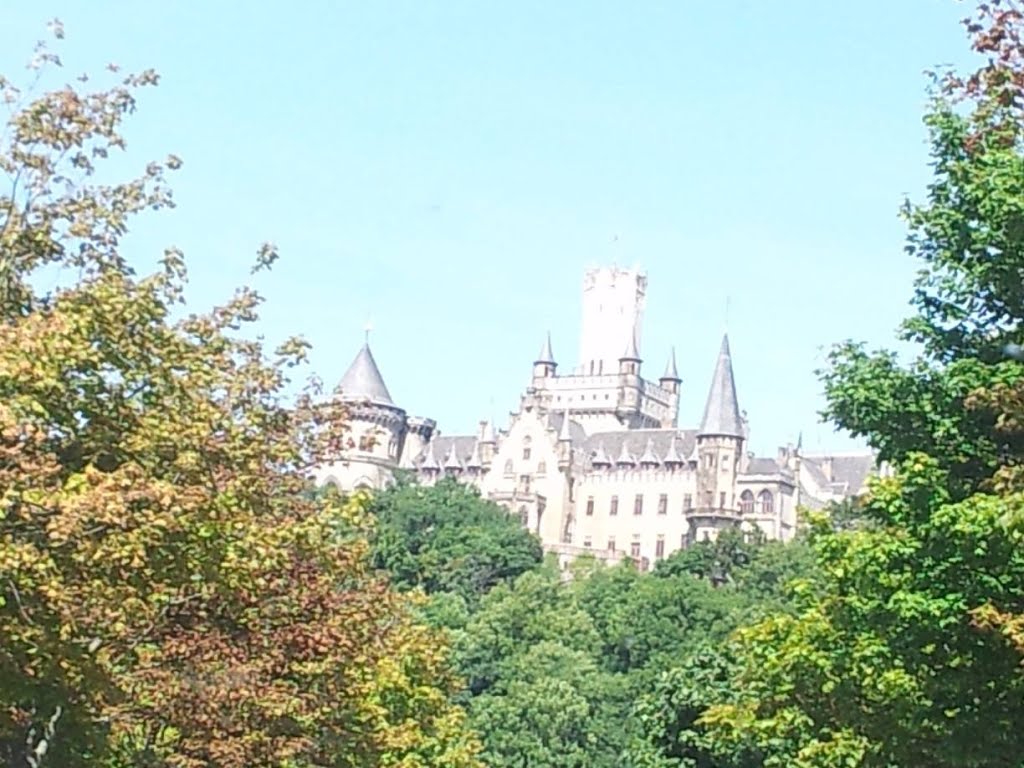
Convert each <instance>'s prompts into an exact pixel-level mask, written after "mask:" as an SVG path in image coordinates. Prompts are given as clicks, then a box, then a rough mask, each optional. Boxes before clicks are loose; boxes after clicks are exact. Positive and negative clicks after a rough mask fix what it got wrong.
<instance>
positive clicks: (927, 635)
mask: <svg viewBox="0 0 1024 768" xmlns="http://www.w3.org/2000/svg"><path fill="white" fill-rule="evenodd" d="M966 24H967V28H968V32H969V34H970V36H971V39H972V41H973V46H974V49H975V50H976V51H977V52H979V53H981V54H982V55H983V56H984V57H985V60H986V61H985V63H984V64H982V66H981V67H980V68H979V69H978V70H977V71H976V72H974V73H972V74H970V75H968V76H960V75H958V74H957V73H954V72H950V73H946V74H945V75H942V76H937V77H936V80H935V90H934V92H933V97H932V101H931V104H930V107H929V111H928V114H927V115H926V119H925V123H926V125H927V127H928V130H929V134H930V137H931V146H932V156H933V169H934V180H933V182H932V184H931V185H930V186H929V189H928V196H927V200H926V201H925V202H924V203H922V204H919V205H910V204H908V205H907V206H906V208H905V209H904V215H905V217H906V219H907V221H908V224H909V228H910V234H909V237H908V250H909V251H910V253H912V254H913V255H915V256H917V257H918V258H920V259H921V262H922V268H921V271H920V273H919V277H918V279H917V281H916V285H915V292H914V301H913V305H914V307H915V309H916V313H915V314H914V315H913V316H912V317H911V318H910V319H909V320H908V321H907V322H906V323H905V324H904V327H903V332H904V336H905V337H906V338H908V339H910V340H913V341H916V342H918V343H919V345H920V349H921V356H920V358H919V359H918V360H917V361H915V362H913V363H912V364H910V365H909V366H905V367H904V366H901V365H900V364H899V362H898V361H897V358H896V357H895V355H892V354H891V353H886V352H879V353H868V352H867V351H866V350H865V349H864V348H863V347H861V346H855V345H849V344H848V345H844V346H841V347H839V348H838V349H837V350H836V351H835V353H834V354H833V356H832V359H831V367H830V368H829V369H828V370H827V371H826V372H825V374H824V379H825V384H826V391H827V395H828V400H829V404H828V415H830V416H831V417H832V418H833V419H834V420H835V421H836V423H837V424H838V425H839V426H840V427H843V428H845V429H847V430H849V431H851V432H853V433H854V434H858V435H863V436H865V437H867V438H868V440H869V442H871V444H872V445H874V446H875V447H877V448H879V450H880V451H881V454H882V458H883V459H885V460H888V461H890V462H892V463H893V465H894V468H895V475H894V476H893V477H891V478H887V479H884V480H879V481H876V482H875V483H874V484H873V486H872V488H871V492H870V494H869V496H868V498H867V499H865V500H864V502H863V506H862V508H861V509H860V510H859V511H858V514H859V516H861V517H862V518H863V522H864V523H865V524H863V525H858V526H856V529H855V530H836V529H837V526H834V525H832V524H831V522H830V521H828V520H826V519H825V518H824V517H821V518H818V519H816V520H815V521H814V529H815V530H814V534H813V537H812V545H813V549H814V552H815V556H816V559H817V562H818V567H819V570H820V572H821V574H822V578H821V580H820V584H819V586H818V589H817V590H815V591H805V592H803V593H801V594H800V595H799V602H798V604H797V611H796V612H795V613H793V614H781V613H780V614H778V615H774V616H771V617H769V618H767V619H764V620H763V621H760V622H758V623H755V624H753V625H752V626H749V627H746V628H744V629H742V630H741V631H739V632H738V633H736V635H735V637H734V639H733V641H732V643H731V645H730V648H729V650H728V653H729V654H730V656H731V657H732V658H733V659H734V661H735V664H736V666H735V670H734V672H733V674H732V680H731V683H732V685H731V691H730V693H729V694H728V695H727V696H724V697H722V698H721V699H720V700H719V701H718V702H717V703H715V704H713V705H712V706H710V707H709V708H708V709H707V710H706V712H705V714H704V715H703V716H702V718H701V719H700V720H699V722H700V723H701V724H702V726H703V727H705V728H706V729H707V732H708V733H709V735H710V736H711V737H712V738H713V739H714V740H715V741H716V744H717V746H718V747H719V748H725V747H728V748H730V749H733V750H737V751H745V752H746V753H752V752H760V753H761V754H762V756H763V764H764V765H766V766H826V765H828V766H832V765H834V766H840V765H843V766H853V765H863V766H879V767H881V766H892V765H932V766H951V767H952V766H958V767H960V768H964V767H967V766H979V767H980V766H1003V765H1007V766H1009V765H1019V764H1020V762H1021V760H1022V756H1024V735H1022V734H1024V708H1022V707H1021V701H1022V700H1024V667H1022V661H1024V655H1022V651H1024V648H1022V645H1021V642H1020V641H1021V639H1022V638H1021V635H1020V631H1021V626H1022V624H1024V622H1022V620H1021V618H1020V617H1021V616H1022V615H1024V589H1022V585H1024V554H1022V549H1021V544H1022V541H1021V535H1022V531H1021V528H1020V521H1021V520H1024V515H1022V511H1021V502H1022V497H1021V492H1022V491H1024V487H1022V484H1021V483H1020V477H1021V475H1020V466H1021V459H1022V458H1024V443H1022V442H1021V439H1022V437H1024V431H1022V430H1021V424H1022V421H1021V416H1022V415H1024V408H1022V407H1021V405H1022V402H1024V398H1022V394H1024V365H1022V363H1021V361H1020V360H1019V359H1016V358H1017V357H1019V355H1015V354H1007V352H1010V353H1013V352H1014V350H1017V349H1019V348H1020V344H1021V341H1022V340H1024V339H1022V336H1021V333H1022V331H1024V293H1022V282H1021V275H1022V274H1024V227H1022V226H1021V222H1022V221H1024V218H1022V214H1024V186H1022V184H1024V143H1022V138H1024V112H1022V109H1024V44H1022V41H1021V30H1022V28H1024V15H1022V13H1021V10H1020V8H1019V7H1018V6H1017V5H1016V3H1012V2H1007V1H1006V0H993V1H992V2H988V3H982V4H980V5H979V10H978V15H977V16H976V17H975V18H972V19H968V20H967V22H966ZM839 527H840V528H842V527H844V526H839Z"/></svg>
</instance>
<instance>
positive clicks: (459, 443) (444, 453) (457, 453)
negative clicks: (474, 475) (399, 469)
mask: <svg viewBox="0 0 1024 768" xmlns="http://www.w3.org/2000/svg"><path fill="white" fill-rule="evenodd" d="M475 445H476V435H440V436H438V437H435V438H434V439H433V440H431V441H430V442H429V443H428V444H427V447H426V449H425V450H424V451H423V453H421V454H420V455H419V456H417V457H416V459H415V461H413V463H414V464H415V465H416V466H417V467H420V468H421V469H422V468H424V464H426V465H427V468H431V469H436V468H437V467H434V466H431V463H430V462H429V461H428V460H429V459H430V458H431V456H432V457H433V459H434V462H438V460H439V459H441V458H442V457H443V460H444V465H445V467H449V466H451V467H454V466H455V465H454V464H451V463H450V462H452V461H453V459H454V460H457V461H458V462H459V463H460V464H461V465H462V466H465V465H466V463H467V462H468V461H469V460H470V457H471V456H472V455H473V446H475Z"/></svg>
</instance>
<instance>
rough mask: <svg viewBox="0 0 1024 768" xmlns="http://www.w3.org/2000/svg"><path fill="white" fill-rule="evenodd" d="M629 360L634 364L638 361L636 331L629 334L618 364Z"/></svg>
mask: <svg viewBox="0 0 1024 768" xmlns="http://www.w3.org/2000/svg"><path fill="white" fill-rule="evenodd" d="M627 360H631V361H634V362H637V363H639V362H641V361H640V352H639V351H637V344H636V330H634V331H633V332H632V333H631V334H629V341H628V342H627V344H626V351H625V352H623V353H622V357H620V358H619V361H620V362H623V361H627Z"/></svg>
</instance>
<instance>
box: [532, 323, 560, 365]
mask: <svg viewBox="0 0 1024 768" xmlns="http://www.w3.org/2000/svg"><path fill="white" fill-rule="evenodd" d="M533 362H534V364H537V365H539V364H541V363H544V364H547V365H554V363H555V355H554V353H553V352H552V351H551V331H548V332H547V336H545V337H544V346H543V347H541V350H540V355H539V356H538V357H537V359H536V360H534V361H533Z"/></svg>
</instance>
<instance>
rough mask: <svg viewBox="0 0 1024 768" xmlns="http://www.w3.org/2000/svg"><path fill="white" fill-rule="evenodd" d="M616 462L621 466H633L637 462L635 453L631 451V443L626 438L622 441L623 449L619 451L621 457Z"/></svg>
mask: <svg viewBox="0 0 1024 768" xmlns="http://www.w3.org/2000/svg"><path fill="white" fill-rule="evenodd" d="M615 463H616V464H617V465H619V466H626V467H632V466H634V465H635V464H636V459H634V458H633V454H631V453H630V452H629V443H628V442H627V441H625V440H623V441H622V450H621V451H619V458H617V459H616V460H615Z"/></svg>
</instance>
